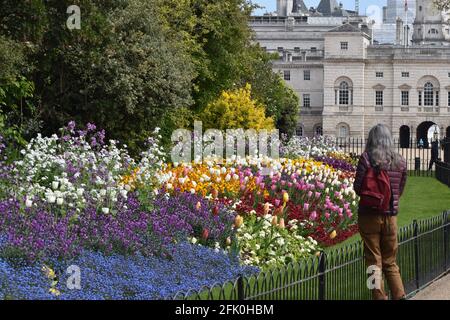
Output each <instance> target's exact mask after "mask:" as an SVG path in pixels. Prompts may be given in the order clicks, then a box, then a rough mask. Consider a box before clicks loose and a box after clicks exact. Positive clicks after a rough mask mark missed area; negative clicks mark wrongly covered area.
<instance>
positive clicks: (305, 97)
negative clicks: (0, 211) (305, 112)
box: [303, 93, 311, 108]
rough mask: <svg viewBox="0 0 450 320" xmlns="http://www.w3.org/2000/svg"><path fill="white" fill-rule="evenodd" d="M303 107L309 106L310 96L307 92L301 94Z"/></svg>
mask: <svg viewBox="0 0 450 320" xmlns="http://www.w3.org/2000/svg"><path fill="white" fill-rule="evenodd" d="M303 107H305V108H310V107H311V96H310V95H309V94H306V93H305V94H304V95H303Z"/></svg>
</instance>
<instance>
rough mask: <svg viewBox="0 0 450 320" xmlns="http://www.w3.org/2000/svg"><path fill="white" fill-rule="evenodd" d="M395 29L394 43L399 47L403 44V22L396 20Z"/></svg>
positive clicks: (399, 19)
mask: <svg viewBox="0 0 450 320" xmlns="http://www.w3.org/2000/svg"><path fill="white" fill-rule="evenodd" d="M396 28H397V29H396V36H395V43H396V44H397V45H401V44H402V43H403V20H402V19H401V18H400V17H398V18H397V27H396Z"/></svg>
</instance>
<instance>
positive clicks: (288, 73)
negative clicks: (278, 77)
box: [283, 70, 291, 81]
mask: <svg viewBox="0 0 450 320" xmlns="http://www.w3.org/2000/svg"><path fill="white" fill-rule="evenodd" d="M283 76H284V80H286V81H290V80H291V71H290V70H284V72H283Z"/></svg>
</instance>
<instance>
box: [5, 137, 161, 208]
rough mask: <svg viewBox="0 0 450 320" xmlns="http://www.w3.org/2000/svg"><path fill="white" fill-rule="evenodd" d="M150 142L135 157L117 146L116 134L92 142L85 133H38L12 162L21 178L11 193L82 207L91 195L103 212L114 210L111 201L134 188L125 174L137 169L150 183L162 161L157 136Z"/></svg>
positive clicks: (142, 180) (143, 180)
mask: <svg viewBox="0 0 450 320" xmlns="http://www.w3.org/2000/svg"><path fill="white" fill-rule="evenodd" d="M156 133H157V132H156ZM153 142H154V143H152V144H151V145H150V149H149V150H147V151H146V152H145V153H143V156H142V158H141V160H140V162H139V163H136V162H135V160H133V158H131V157H130V156H129V154H128V151H127V149H126V146H123V147H121V148H120V147H118V143H117V142H116V141H114V140H111V141H110V142H109V144H107V145H105V146H102V147H100V148H93V147H91V145H90V144H89V143H88V141H87V138H85V137H83V136H82V137H77V138H75V139H67V140H63V139H62V138H60V137H58V136H57V135H53V136H51V137H42V136H41V135H40V134H39V135H38V136H37V137H36V138H35V139H32V140H31V141H30V143H29V144H28V145H27V147H26V148H25V149H24V150H22V151H21V153H22V155H23V158H22V159H21V160H20V161H17V162H16V163H15V169H14V170H15V173H16V176H17V177H18V179H19V181H18V183H17V184H16V189H15V190H13V193H14V194H15V196H16V197H17V198H23V199H25V205H26V206H27V207H32V206H33V204H34V203H33V202H34V201H35V200H36V199H39V200H44V201H46V202H47V203H48V204H54V205H57V206H67V207H69V208H75V209H76V210H77V211H81V210H82V209H83V208H85V206H86V203H87V201H88V200H91V201H93V202H94V203H96V205H97V207H98V208H100V209H101V211H102V212H103V213H105V214H108V213H110V212H114V208H115V204H116V203H117V202H118V201H119V200H120V198H124V199H126V198H127V197H128V193H129V192H130V191H131V190H132V189H133V186H132V185H130V184H129V183H127V181H128V180H129V179H128V180H127V179H124V177H127V176H130V174H132V172H137V173H138V174H137V175H136V176H137V180H138V181H139V183H142V184H147V183H148V182H149V181H152V183H153V184H154V179H155V176H156V174H155V172H156V170H160V169H161V166H162V165H163V160H162V159H163V158H162V157H163V152H162V149H161V147H160V146H159V140H155V141H153Z"/></svg>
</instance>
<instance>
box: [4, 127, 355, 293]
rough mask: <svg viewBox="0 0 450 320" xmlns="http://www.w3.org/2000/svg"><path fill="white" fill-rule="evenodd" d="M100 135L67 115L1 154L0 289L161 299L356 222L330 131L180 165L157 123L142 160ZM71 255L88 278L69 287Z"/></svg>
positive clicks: (268, 264) (276, 259)
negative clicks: (169, 155) (256, 151)
mask: <svg viewBox="0 0 450 320" xmlns="http://www.w3.org/2000/svg"><path fill="white" fill-rule="evenodd" d="M104 139H105V133H104V132H103V131H97V129H96V128H95V126H94V125H92V124H89V125H88V126H87V128H86V129H85V130H77V129H76V126H75V123H73V122H72V123H69V125H68V126H67V127H66V128H64V129H62V130H61V134H60V135H54V136H52V137H47V138H44V137H41V136H38V137H37V138H36V139H34V140H32V141H31V142H30V144H29V145H28V146H27V148H26V149H25V150H23V151H22V155H23V157H22V159H20V160H19V161H16V162H14V163H12V164H11V165H8V166H6V164H4V163H2V167H1V168H2V171H1V173H2V174H1V175H0V186H1V188H0V190H1V192H2V194H4V195H5V197H4V198H3V199H2V200H0V236H2V239H3V240H2V241H1V243H0V264H2V266H4V268H2V270H7V272H8V273H12V274H14V277H10V278H8V279H7V280H4V281H2V283H3V284H2V286H0V297H3V298H49V297H52V298H61V299H157V298H166V297H169V296H170V295H173V294H175V293H176V291H186V290H188V289H200V288H201V287H202V286H204V285H211V284H212V283H213V282H223V281H225V280H231V279H233V278H235V277H236V276H237V274H239V273H246V274H248V273H254V272H257V270H259V269H268V268H272V267H275V266H280V265H284V264H286V263H289V262H291V261H296V260H299V259H302V258H304V257H308V256H310V255H314V254H317V253H318V252H319V251H320V250H321V249H322V248H323V247H325V246H330V245H333V244H335V243H338V242H341V241H343V240H345V239H346V238H348V237H350V236H351V235H353V234H354V233H355V232H356V231H357V227H356V216H355V212H356V203H357V197H356V195H355V193H354V191H353V187H352V184H353V180H354V174H355V170H354V165H355V163H354V161H353V160H352V159H351V158H349V157H348V156H347V155H345V154H343V153H342V152H340V151H339V150H337V149H336V148H334V147H333V146H332V145H330V143H329V141H326V140H319V139H315V140H301V142H299V141H294V142H291V144H290V145H288V147H287V149H286V150H288V151H289V152H287V153H285V154H284V156H285V158H281V159H259V158H252V157H248V158H246V159H234V160H233V161H220V159H206V161H204V162H202V163H197V162H194V163H187V164H176V165H173V164H170V163H169V162H167V160H166V159H165V154H164V152H163V150H162V148H161V147H160V146H159V137H158V133H157V132H155V135H154V136H153V137H151V138H149V141H148V142H149V148H148V150H147V151H146V152H144V153H143V154H142V155H141V157H140V158H139V159H133V158H131V157H130V156H129V155H128V152H127V150H126V146H119V143H118V142H116V141H110V142H109V143H107V144H105V142H104ZM296 146H297V149H296ZM0 152H1V150H0ZM5 168H8V169H7V170H6V169H5ZM263 169H265V170H264V171H263ZM265 172H268V173H269V174H267V175H263V173H265ZM186 241H188V242H190V244H186ZM192 260H194V261H192ZM119 262H120V263H119ZM70 264H74V265H77V266H79V267H80V268H81V272H82V276H83V274H84V275H85V276H86V278H84V279H85V280H82V286H83V287H82V290H75V291H71V290H67V288H66V287H65V286H64V285H63V284H64V283H65V282H64V277H65V275H64V274H65V268H67V266H68V265H70ZM42 266H45V270H47V271H48V270H52V272H53V273H50V274H51V277H50V278H51V279H50V280H51V281H50V282H49V277H48V272H47V273H46V274H47V276H46V275H45V274H44V275H43V274H42V272H41V271H42V270H41V269H42ZM244 266H245V267H244ZM163 270H164V271H163ZM170 270H172V271H170ZM5 272H6V271H5ZM136 273H139V275H135V274H136ZM6 274H7V273H3V274H2V273H0V278H2V277H3V279H6V278H7V277H6ZM30 274H33V276H32V277H31V278H30V280H29V281H28V282H27V280H25V279H26V275H30ZM88 274H89V275H88ZM94 275H97V276H98V280H94V279H90V278H89V277H94ZM144 275H146V279H148V280H144V278H145V276H144ZM158 275H159V276H158ZM107 277H110V279H106V278H107ZM24 281H25V282H24ZM83 281H84V282H83ZM49 283H50V286H49Z"/></svg>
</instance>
